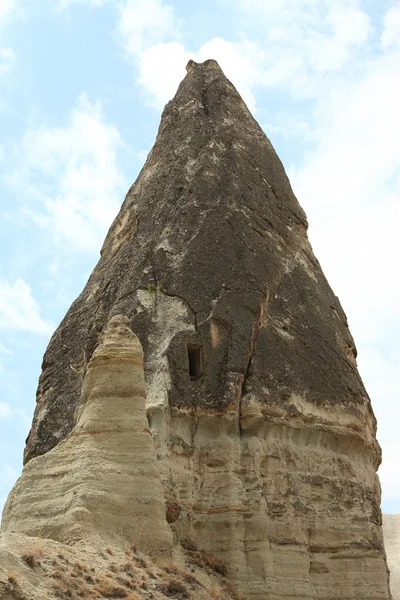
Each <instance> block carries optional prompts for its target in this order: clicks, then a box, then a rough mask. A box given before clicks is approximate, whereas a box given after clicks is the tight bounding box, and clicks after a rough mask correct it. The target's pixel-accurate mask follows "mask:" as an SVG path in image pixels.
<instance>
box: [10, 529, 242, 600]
mask: <svg viewBox="0 0 400 600" xmlns="http://www.w3.org/2000/svg"><path fill="white" fill-rule="evenodd" d="M224 572H225V566H224V565H223V564H222V563H221V562H219V561H218V560H217V559H216V558H215V557H213V556H211V555H207V554H205V553H201V552H200V551H197V550H185V549H184V548H180V549H179V550H176V551H175V562H172V561H169V560H165V559H157V560H155V559H154V558H151V557H149V556H146V555H145V554H143V553H141V552H140V551H139V550H138V549H137V548H136V547H135V546H126V547H125V548H121V547H120V546H116V547H115V546H110V545H108V546H104V545H101V544H98V545H93V544H88V543H81V544H79V545H71V544H61V543H59V542H55V541H53V540H49V539H46V540H45V539H42V538H37V537H30V536H29V537H28V536H26V535H23V534H3V535H2V536H1V537H0V598H1V600H60V599H61V600H104V598H125V599H126V600H146V599H149V600H168V599H170V598H175V599H177V600H190V599H192V600H213V599H214V600H215V599H218V600H245V599H244V598H243V596H241V595H240V594H238V593H237V592H236V590H235V588H234V587H233V586H232V584H231V582H230V581H229V580H228V579H226V577H224V575H223V574H224Z"/></svg>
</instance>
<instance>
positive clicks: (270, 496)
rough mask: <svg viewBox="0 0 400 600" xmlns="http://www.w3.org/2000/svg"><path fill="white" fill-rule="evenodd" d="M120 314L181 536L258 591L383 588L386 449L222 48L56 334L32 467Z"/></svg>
mask: <svg viewBox="0 0 400 600" xmlns="http://www.w3.org/2000/svg"><path fill="white" fill-rule="evenodd" d="M339 239H340V236H338V240H339ZM338 243H340V241H338ZM115 314H123V315H126V316H127V317H128V318H129V320H130V323H131V326H132V329H133V331H135V332H136V333H137V335H138V337H139V339H140V341H141V343H142V346H143V349H144V355H145V375H146V389H147V415H148V418H149V422H150V425H151V430H152V433H153V437H154V440H155V444H156V448H157V453H158V460H159V468H160V470H161V481H162V485H163V489H164V494H165V498H166V499H168V501H172V500H175V501H176V502H177V503H178V504H179V506H180V507H181V511H180V514H179V517H178V518H177V519H176V521H175V522H174V523H172V524H171V527H172V528H173V529H174V532H175V536H176V537H175V539H176V540H179V539H183V538H189V539H193V540H195V541H196V543H197V544H198V545H199V546H200V547H201V548H203V549H205V550H210V551H212V552H213V553H215V554H217V555H218V556H219V557H220V558H221V559H222V560H224V561H225V563H226V564H227V565H228V569H229V571H228V575H229V577H230V578H231V579H232V580H234V581H235V582H237V583H238V585H239V586H240V588H241V589H242V591H243V592H245V593H246V594H248V595H249V596H250V597H251V598H253V599H256V598H258V599H260V600H261V599H265V598H268V599H269V600H289V599H299V598H302V599H307V600H308V599H320V598H324V600H345V599H356V598H357V599H360V600H366V599H374V600H384V599H385V600H386V599H389V597H390V592H389V588H388V575H387V566H386V561H385V553H384V549H383V542H382V529H381V513H380V509H379V501H380V486H379V481H378V479H377V476H376V469H377V467H378V465H379V463H380V460H381V454H380V448H379V446H378V444H377V442H376V439H375V433H376V422H375V417H374V415H373V412H372V409H371V405H370V400H369V398H368V395H367V393H366V391H365V389H364V386H363V383H362V381H361V379H360V376H359V374H358V371H357V367H356V350H355V346H354V342H353V339H352V337H351V334H350V332H349V329H348V326H347V320H346V316H345V314H344V312H343V310H342V308H341V306H340V303H339V301H338V299H337V298H336V296H335V295H334V294H333V292H332V290H331V289H330V287H329V285H328V283H327V281H326V279H325V277H324V275H323V273H322V271H321V268H320V265H319V263H318V261H317V260H316V258H315V257H314V255H313V252H312V249H311V246H310V244H309V241H308V238H307V221H306V217H305V215H304V212H303V210H302V209H301V207H300V206H299V204H298V202H297V200H296V198H295V196H294V194H293V191H292V189H291V187H290V183H289V181H288V178H287V176H286V174H285V172H284V169H283V166H282V164H281V162H280V160H279V158H278V157H277V155H276V153H275V151H274V149H273V148H272V146H271V143H270V142H269V140H268V139H267V138H266V136H265V134H264V133H263V131H262V130H261V129H260V127H259V126H258V124H257V123H256V121H255V120H254V119H253V117H252V116H251V114H250V113H249V111H248V109H247V107H246V106H245V104H244V103H243V101H242V99H241V98H240V96H239V94H238V93H237V91H236V90H235V88H234V87H233V86H232V84H231V83H230V82H229V81H228V80H227V79H226V78H225V76H224V75H223V73H222V71H221V70H220V68H219V67H218V65H217V63H216V62H215V61H206V62H205V63H204V64H202V65H197V64H195V63H194V62H193V61H191V62H190V63H189V65H188V74H187V76H186V78H185V79H184V81H183V82H182V83H181V85H180V87H179V89H178V91H177V94H176V96H175V98H174V99H173V100H172V101H171V102H170V103H169V104H167V106H166V108H165V110H164V113H163V116H162V120H161V124H160V128H159V132H158V136H157V140H156V143H155V145H154V147H153V149H152V150H151V152H150V154H149V156H148V158H147V161H146V164H145V166H144V168H143V169H142V171H141V173H140V175H139V177H138V179H137V181H136V183H135V184H134V185H133V186H132V188H131V189H130V190H129V192H128V194H127V197H126V199H125V201H124V203H123V205H122V208H121V211H120V213H119V215H118V216H117V218H116V219H115V221H114V223H113V224H112V226H111V228H110V231H109V233H108V235H107V237H106V240H105V242H104V245H103V249H102V252H101V258H100V260H99V263H98V265H97V266H96V268H95V269H94V271H93V273H92V275H91V277H90V279H89V281H88V283H87V285H86V287H85V289H84V290H83V292H82V294H81V295H80V297H79V298H78V299H77V300H76V301H75V302H74V304H73V305H72V306H71V308H70V310H69V311H68V313H67V315H66V317H65V318H64V320H63V321H62V323H61V324H60V326H59V328H58V329H57V331H56V332H55V333H54V335H53V337H52V339H51V341H50V344H49V347H48V349H47V351H46V354H45V357H44V361H43V372H42V375H41V377H40V381H39V388H38V394H37V407H36V412H35V417H34V421H33V425H32V429H31V432H30V434H29V438H28V441H27V446H26V452H25V459H26V461H27V462H28V461H30V462H28V465H27V468H28V469H29V468H30V465H31V464H34V463H35V461H38V460H46V457H47V456H50V455H51V454H52V453H54V452H55V451H57V449H58V448H60V447H62V444H65V442H62V441H61V440H63V439H64V438H65V437H66V436H67V435H68V434H69V432H71V430H72V429H73V427H74V426H75V411H76V407H77V402H78V399H79V397H80V392H81V387H82V382H83V377H84V373H85V370H86V368H87V364H88V361H90V359H91V356H92V354H93V350H94V348H95V346H96V343H97V340H98V338H99V335H100V334H101V332H102V331H103V329H104V327H105V324H106V323H107V322H108V319H109V318H110V317H111V316H112V315H115ZM89 364H90V363H89ZM40 455H43V456H42V457H41V456H40ZM34 457H39V458H34Z"/></svg>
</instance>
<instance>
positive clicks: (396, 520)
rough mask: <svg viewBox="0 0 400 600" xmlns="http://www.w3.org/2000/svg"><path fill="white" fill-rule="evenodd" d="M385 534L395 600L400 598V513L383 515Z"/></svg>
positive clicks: (391, 587)
mask: <svg viewBox="0 0 400 600" xmlns="http://www.w3.org/2000/svg"><path fill="white" fill-rule="evenodd" d="M383 535H384V539H385V548H386V554H387V561H388V566H389V569H390V589H391V591H392V594H393V600H400V513H398V514H397V515H383Z"/></svg>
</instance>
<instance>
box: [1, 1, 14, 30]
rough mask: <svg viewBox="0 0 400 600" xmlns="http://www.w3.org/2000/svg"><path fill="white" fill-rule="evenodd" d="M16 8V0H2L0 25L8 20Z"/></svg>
mask: <svg viewBox="0 0 400 600" xmlns="http://www.w3.org/2000/svg"><path fill="white" fill-rule="evenodd" d="M15 8H16V2H15V0H0V25H2V23H4V22H5V21H6V19H7V18H8V17H9V16H10V15H11V13H12V12H13V11H14V9H15Z"/></svg>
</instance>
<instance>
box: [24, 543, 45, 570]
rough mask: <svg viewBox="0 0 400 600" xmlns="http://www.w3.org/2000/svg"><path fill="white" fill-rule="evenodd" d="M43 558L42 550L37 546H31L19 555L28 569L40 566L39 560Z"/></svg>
mask: <svg viewBox="0 0 400 600" xmlns="http://www.w3.org/2000/svg"><path fill="white" fill-rule="evenodd" d="M42 556H43V550H42V548H39V547H38V546H31V547H28V548H26V550H25V551H24V552H23V553H22V554H21V558H22V560H23V561H24V563H25V564H26V565H28V567H30V568H31V569H34V568H35V567H37V566H40V560H39V559H40V558H41V557H42Z"/></svg>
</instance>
